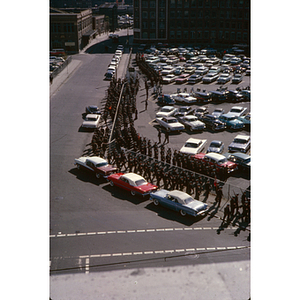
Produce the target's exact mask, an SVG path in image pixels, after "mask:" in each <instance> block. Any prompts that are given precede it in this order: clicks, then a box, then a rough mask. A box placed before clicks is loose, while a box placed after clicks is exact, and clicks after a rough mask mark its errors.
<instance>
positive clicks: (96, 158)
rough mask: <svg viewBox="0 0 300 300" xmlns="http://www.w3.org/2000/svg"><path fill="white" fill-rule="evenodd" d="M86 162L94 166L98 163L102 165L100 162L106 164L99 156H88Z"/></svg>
mask: <svg viewBox="0 0 300 300" xmlns="http://www.w3.org/2000/svg"><path fill="white" fill-rule="evenodd" d="M86 160H89V161H91V162H93V163H95V164H99V163H102V162H107V161H106V160H105V159H104V158H101V157H99V156H90V157H87V158H86Z"/></svg>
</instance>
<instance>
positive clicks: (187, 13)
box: [183, 10, 189, 18]
mask: <svg viewBox="0 0 300 300" xmlns="http://www.w3.org/2000/svg"><path fill="white" fill-rule="evenodd" d="M183 17H184V18H188V17H189V11H188V10H185V11H184V12H183Z"/></svg>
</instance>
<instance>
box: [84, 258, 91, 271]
mask: <svg viewBox="0 0 300 300" xmlns="http://www.w3.org/2000/svg"><path fill="white" fill-rule="evenodd" d="M89 272H90V259H89V258H86V259H85V274H88V273H89Z"/></svg>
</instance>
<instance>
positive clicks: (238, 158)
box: [224, 152, 251, 174]
mask: <svg viewBox="0 0 300 300" xmlns="http://www.w3.org/2000/svg"><path fill="white" fill-rule="evenodd" d="M224 155H225V156H226V157H227V159H228V160H229V161H232V162H234V163H236V164H237V165H238V169H239V171H241V172H245V173H246V174H249V173H250V168H251V156H249V155H247V154H245V153H241V152H234V153H226V154H224Z"/></svg>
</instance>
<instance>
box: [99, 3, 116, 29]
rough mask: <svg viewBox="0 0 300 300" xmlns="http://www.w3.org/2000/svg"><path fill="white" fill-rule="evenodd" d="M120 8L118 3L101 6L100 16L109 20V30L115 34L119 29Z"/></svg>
mask: <svg viewBox="0 0 300 300" xmlns="http://www.w3.org/2000/svg"><path fill="white" fill-rule="evenodd" d="M117 9H118V6H117V4H116V3H104V4H101V5H100V6H99V14H101V15H105V16H106V17H108V18H109V30H110V31H112V32H115V30H116V29H117V28H118V10H117Z"/></svg>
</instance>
